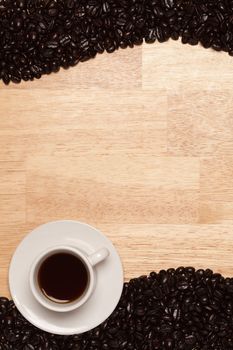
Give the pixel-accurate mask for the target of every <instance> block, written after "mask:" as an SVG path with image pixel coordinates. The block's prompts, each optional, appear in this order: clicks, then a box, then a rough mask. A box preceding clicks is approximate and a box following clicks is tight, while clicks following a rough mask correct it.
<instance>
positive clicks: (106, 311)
mask: <svg viewBox="0 0 233 350" xmlns="http://www.w3.org/2000/svg"><path fill="white" fill-rule="evenodd" d="M54 245H69V246H77V247H79V248H80V249H82V250H83V251H85V252H86V253H87V254H91V253H93V252H94V251H96V250H98V249H99V248H102V247H106V248H108V249H109V252H110V255H109V257H108V258H107V260H106V261H104V262H102V263H100V264H99V265H97V266H96V267H95V269H96V276H97V283H96V288H95V290H94V292H93V294H92V296H91V297H90V299H89V300H88V301H87V302H86V303H85V304H84V305H83V306H81V307H80V308H79V309H77V310H74V311H70V312H67V313H57V312H54V311H49V310H47V309H45V308H44V307H43V306H41V305H40V304H39V303H38V302H37V301H36V299H35V298H34V296H33V295H32V293H31V290H30V287H29V269H30V266H31V264H32V262H33V261H34V259H35V257H36V256H37V255H38V254H40V253H41V252H42V251H43V250H45V249H46V248H48V247H51V246H54ZM9 286H10V291H11V295H12V298H13V300H14V302H15V305H16V307H17V308H18V310H19V311H20V312H21V314H22V315H23V316H24V317H25V318H26V319H27V320H28V321H29V322H31V323H32V324H33V325H35V326H36V327H38V328H40V329H42V330H44V331H47V332H50V333H55V334H63V335H71V334H79V333H83V332H86V331H88V330H90V329H92V328H94V327H96V326H98V325H99V324H100V323H102V322H103V321H105V320H106V318H108V316H110V315H111V313H112V312H113V310H114V309H115V307H116V305H117V303H118V301H119V299H120V296H121V293H122V288H123V270H122V265H121V261H120V258H119V255H118V253H117V251H116V249H115V248H114V246H113V244H112V243H111V242H110V241H109V239H108V238H107V237H105V236H104V235H103V234H102V233H101V232H99V231H98V230H96V229H95V228H93V227H91V226H89V225H87V224H84V223H80V222H77V221H69V220H65V221H54V222H50V223H48V224H44V225H42V226H39V227H38V228H36V229H35V230H33V231H32V232H31V233H30V234H29V235H27V236H26V237H25V238H24V239H23V241H22V242H21V243H20V244H19V246H18V247H17V249H16V251H15V253H14V255H13V257H12V260H11V264H10V269H9Z"/></svg>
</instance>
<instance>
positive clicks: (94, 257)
mask: <svg viewBox="0 0 233 350" xmlns="http://www.w3.org/2000/svg"><path fill="white" fill-rule="evenodd" d="M108 256H109V250H108V249H107V248H101V249H99V250H97V252H95V253H93V254H91V255H89V256H88V260H89V262H90V264H91V265H92V266H95V265H97V264H99V263H100V262H101V261H103V260H105V259H106V258H107V257H108Z"/></svg>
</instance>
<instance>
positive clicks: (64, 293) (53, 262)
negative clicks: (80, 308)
mask: <svg viewBox="0 0 233 350" xmlns="http://www.w3.org/2000/svg"><path fill="white" fill-rule="evenodd" d="M38 284H39V287H40V289H41V291H42V292H43V294H44V295H45V296H46V297H47V298H49V299H50V300H52V301H55V302H57V303H70V302H72V301H74V300H76V299H78V298H79V297H81V296H82V294H83V293H84V292H85V290H86V288H87V285H88V271H87V268H86V266H85V264H84V263H83V262H82V260H81V259H79V258H77V257H76V256H74V255H72V254H69V253H56V254H53V255H51V256H49V257H48V258H47V259H45V260H44V261H43V262H42V264H41V266H40V268H39V272H38Z"/></svg>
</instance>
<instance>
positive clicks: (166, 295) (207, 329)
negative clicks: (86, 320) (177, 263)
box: [0, 267, 233, 350]
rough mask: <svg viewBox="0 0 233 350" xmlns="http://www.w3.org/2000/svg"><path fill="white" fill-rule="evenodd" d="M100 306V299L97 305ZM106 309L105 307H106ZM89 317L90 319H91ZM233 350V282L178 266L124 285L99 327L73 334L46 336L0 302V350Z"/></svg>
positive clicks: (8, 304)
mask: <svg viewBox="0 0 233 350" xmlns="http://www.w3.org/2000/svg"><path fill="white" fill-rule="evenodd" d="M97 302H98V301H97ZM103 307H104V305H103ZM90 317H91V316H90ZM3 349H4V350H9V349H11V350H70V349H72V350H110V349H113V350H114V349H116V350H166V349H172V350H180V349H184V350H211V349H213V350H232V349H233V278H224V277H223V276H222V275H221V274H219V273H214V272H213V271H211V270H210V269H206V270H202V269H199V270H195V269H194V268H193V267H186V268H185V267H179V268H177V269H173V268H170V269H168V270H166V271H165V270H161V271H160V272H158V273H156V272H151V273H150V275H149V276H141V277H138V278H134V279H132V280H130V281H129V282H128V283H125V284H124V289H123V293H122V296H121V299H120V301H119V304H118V306H117V307H116V309H115V311H114V312H113V313H112V315H111V316H110V317H109V318H108V319H107V320H106V321H105V322H104V323H102V324H101V325H100V326H98V327H97V328H95V329H93V330H91V331H89V332H87V333H84V334H81V335H74V336H58V335H53V334H49V333H46V332H43V331H41V330H39V329H37V328H35V327H34V326H33V325H31V324H30V323H28V322H27V321H26V320H25V319H24V318H23V316H22V315H21V314H20V313H19V312H18V311H17V309H16V307H15V305H14V303H13V301H9V300H8V299H7V298H3V297H2V298H0V350H3Z"/></svg>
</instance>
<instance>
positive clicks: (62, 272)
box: [29, 246, 109, 312]
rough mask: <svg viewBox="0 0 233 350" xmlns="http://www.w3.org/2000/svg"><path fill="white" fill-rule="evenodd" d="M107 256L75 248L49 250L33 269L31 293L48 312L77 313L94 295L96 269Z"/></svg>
mask: <svg viewBox="0 0 233 350" xmlns="http://www.w3.org/2000/svg"><path fill="white" fill-rule="evenodd" d="M108 255H109V251H108V249H107V248H104V247H103V248H101V249H99V250H97V251H96V252H94V253H93V254H91V255H88V254H86V253H84V252H83V251H82V250H80V249H78V248H76V247H70V246H55V247H50V248H49V249H46V250H45V251H43V252H42V253H41V254H40V255H39V256H37V257H36V259H35V260H34V262H33V264H32V266H31V268H30V274H29V284H30V288H31V292H32V294H33V295H34V297H35V299H36V300H37V301H38V302H39V303H40V304H41V305H42V306H44V307H45V308H47V309H49V310H52V311H56V312H68V311H72V310H75V309H77V308H79V307H81V306H82V305H83V304H85V303H86V302H87V300H88V299H89V298H90V296H91V295H92V293H93V291H94V289H95V285H96V271H95V266H96V265H97V264H99V263H100V262H103V261H104V260H105V259H106V258H107V257H108ZM59 278H60V279H59ZM67 284H68V286H67ZM56 288H57V290H56ZM69 288H70V290H69Z"/></svg>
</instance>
